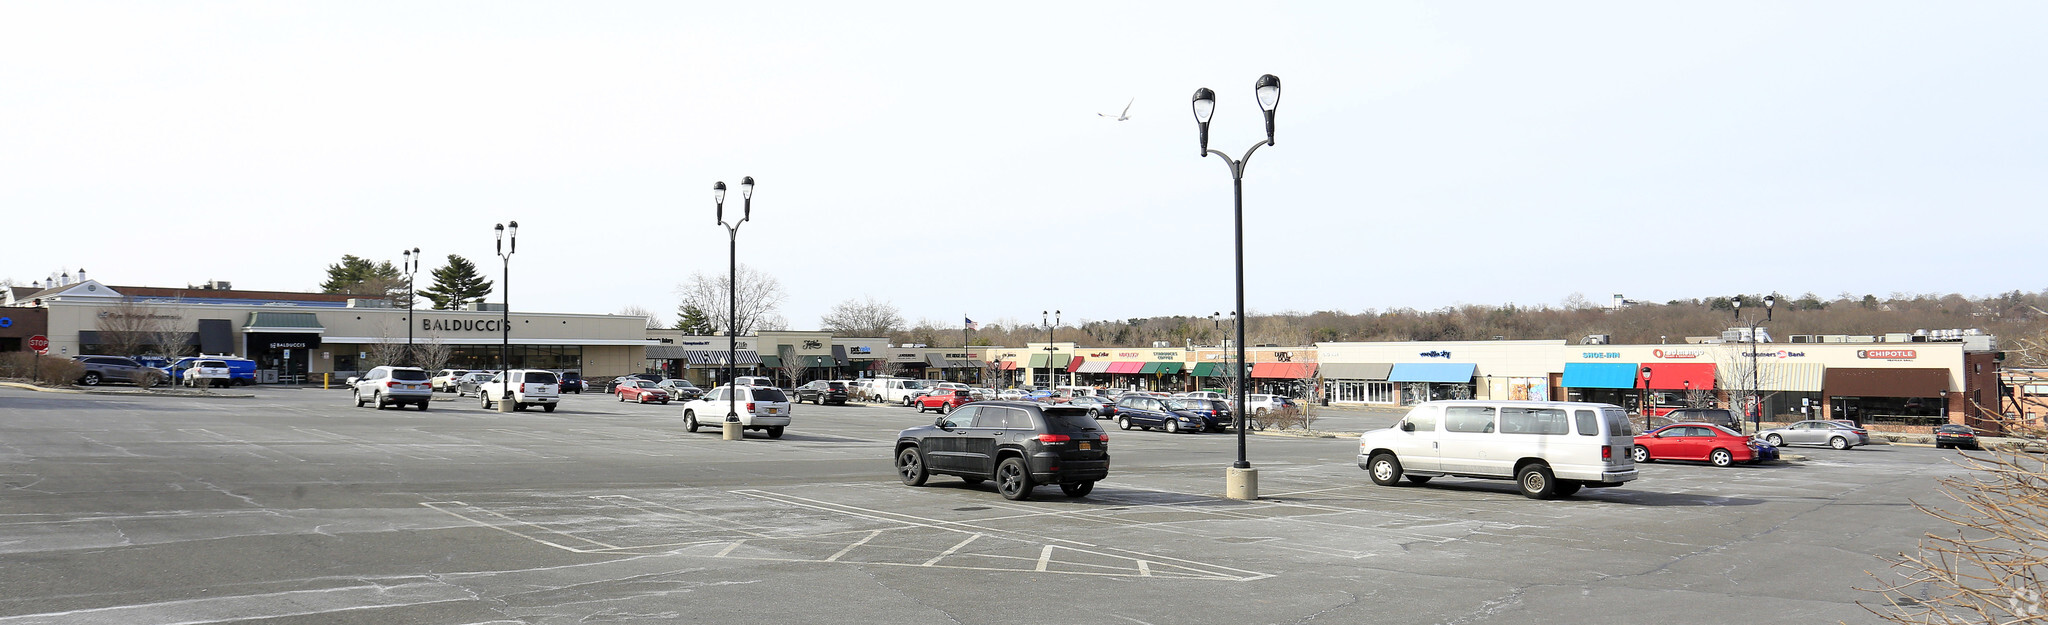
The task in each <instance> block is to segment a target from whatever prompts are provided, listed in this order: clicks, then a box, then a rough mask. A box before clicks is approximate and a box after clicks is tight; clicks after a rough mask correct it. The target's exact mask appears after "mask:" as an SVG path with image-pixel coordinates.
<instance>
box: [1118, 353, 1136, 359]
mask: <svg viewBox="0 0 2048 625" xmlns="http://www.w3.org/2000/svg"><path fill="white" fill-rule="evenodd" d="M1116 357H1118V358H1137V357H1138V352H1117V353H1116Z"/></svg>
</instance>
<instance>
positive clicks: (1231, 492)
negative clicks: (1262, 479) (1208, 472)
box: [1223, 467, 1259, 500]
mask: <svg viewBox="0 0 2048 625" xmlns="http://www.w3.org/2000/svg"><path fill="white" fill-rule="evenodd" d="M1227 471H1228V473H1225V474H1224V479H1223V496H1224V497H1227V498H1230V499H1243V500H1252V499H1258V498H1259V470H1258V469H1239V468H1237V467H1230V468H1229V469H1227Z"/></svg>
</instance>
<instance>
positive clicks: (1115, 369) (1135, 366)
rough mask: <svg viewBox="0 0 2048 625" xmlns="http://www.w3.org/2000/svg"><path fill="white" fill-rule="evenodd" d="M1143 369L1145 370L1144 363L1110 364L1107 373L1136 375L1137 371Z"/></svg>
mask: <svg viewBox="0 0 2048 625" xmlns="http://www.w3.org/2000/svg"><path fill="white" fill-rule="evenodd" d="M1143 368H1145V363H1142V362H1114V363H1110V365H1109V372H1110V373H1137V372H1138V370H1139V369H1143Z"/></svg>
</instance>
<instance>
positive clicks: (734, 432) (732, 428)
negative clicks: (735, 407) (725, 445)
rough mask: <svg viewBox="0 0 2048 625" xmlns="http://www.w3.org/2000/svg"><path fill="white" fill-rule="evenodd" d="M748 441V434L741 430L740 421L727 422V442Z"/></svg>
mask: <svg viewBox="0 0 2048 625" xmlns="http://www.w3.org/2000/svg"><path fill="white" fill-rule="evenodd" d="M746 439H747V435H746V433H745V432H744V431H742V430H740V422H738V421H727V422H725V440H729V441H740V440H746Z"/></svg>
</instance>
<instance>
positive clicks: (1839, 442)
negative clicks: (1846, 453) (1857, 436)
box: [1828, 436, 1849, 449]
mask: <svg viewBox="0 0 2048 625" xmlns="http://www.w3.org/2000/svg"><path fill="white" fill-rule="evenodd" d="M1828 446H1829V447H1833V448H1835V449H1848V448H1849V439H1846V438H1842V437H1840V436H1837V437H1834V438H1830V439H1828Z"/></svg>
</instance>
